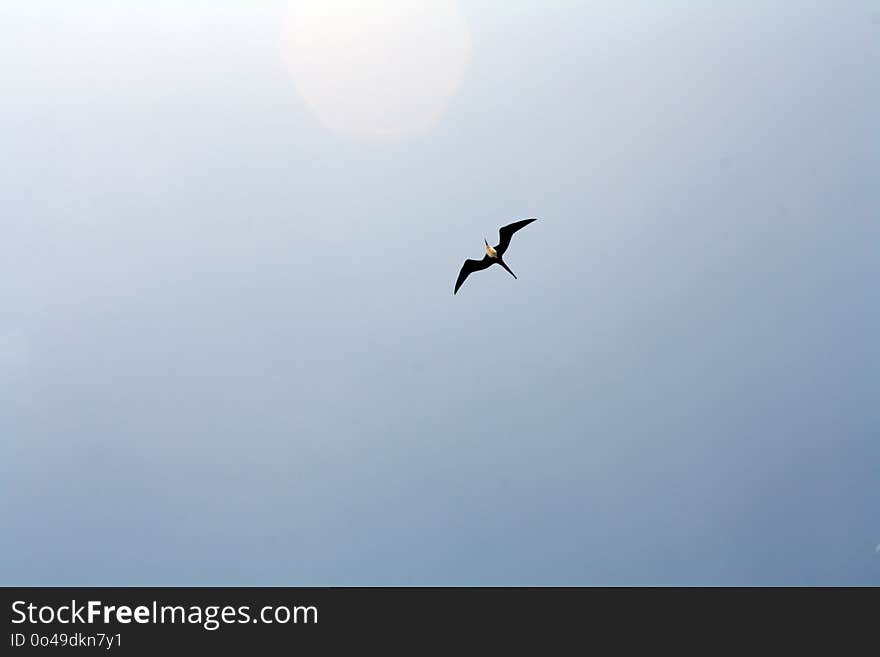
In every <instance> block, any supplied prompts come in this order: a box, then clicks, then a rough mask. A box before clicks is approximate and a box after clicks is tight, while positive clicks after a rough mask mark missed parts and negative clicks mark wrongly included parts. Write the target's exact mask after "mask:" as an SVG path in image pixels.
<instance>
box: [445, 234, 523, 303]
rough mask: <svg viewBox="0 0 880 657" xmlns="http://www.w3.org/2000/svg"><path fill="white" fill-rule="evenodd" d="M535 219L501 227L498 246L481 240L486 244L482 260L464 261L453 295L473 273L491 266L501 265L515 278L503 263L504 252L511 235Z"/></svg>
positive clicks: (508, 244)
mask: <svg viewBox="0 0 880 657" xmlns="http://www.w3.org/2000/svg"><path fill="white" fill-rule="evenodd" d="M535 219H537V217H533V218H531V219H523V220H521V221H514V222H513V223H512V224H507V225H506V226H502V227H501V228H499V229H498V236H499V239H498V244H496V245H495V246H490V245H489V241H488V240H487V239H485V238H484V239H483V241H484V242H485V243H486V255H484V256H483V259H482V260H472V259H470V258H469V259H467V260H465V261H464V264H463V265H462V266H461V271H460V272H458V280H457V281H455V290H454V291H453V292H452V293H453V294H458V288H460V287H461V286H462V284H463V283H464V281H465V279H466V278H467V277H468V276H470V275H471V274H472V273H474V272H475V271H483V270H484V269H488V268H489V267H491V266H492V265H501V266H502V267H504V269H506V270H507V272H508V273H509V274H510V275H511V276H513V277H514V278H516V274H514V273H513V272H512V271H511V270H510V267H508V266H507V263H506V262H504V258H503V257H502V256H504V252H505V251H507V247H508V246H510V238H511V237H513V234H514V233H515V232H516V231H518V230H519V229H520V228H525V227H526V226H528V225H529V224H530V223H532V222H533V221H535Z"/></svg>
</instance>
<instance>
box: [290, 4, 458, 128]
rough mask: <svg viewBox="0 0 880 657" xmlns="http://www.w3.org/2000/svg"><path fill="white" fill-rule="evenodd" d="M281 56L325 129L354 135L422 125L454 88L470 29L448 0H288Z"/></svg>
mask: <svg viewBox="0 0 880 657" xmlns="http://www.w3.org/2000/svg"><path fill="white" fill-rule="evenodd" d="M281 49H282V55H283V57H284V61H285V62H286V63H287V66H288V69H289V70H290V73H291V75H292V76H293V80H294V83H295V84H296V88H297V90H298V91H299V92H300V94H302V96H303V98H305V100H306V102H308V104H309V105H310V106H311V108H312V109H313V110H314V111H315V112H316V113H317V115H318V117H319V118H320V120H321V121H322V122H323V123H324V124H325V125H326V126H327V127H329V128H330V129H332V130H334V131H336V132H338V133H340V134H345V135H350V136H356V137H393V136H401V135H410V134H417V133H420V132H424V131H426V130H428V129H429V128H430V127H431V126H432V125H433V124H434V123H435V122H436V121H437V119H439V118H440V116H441V115H442V114H443V112H444V110H445V109H446V107H447V105H448V103H449V99H450V97H451V96H452V95H453V93H454V92H455V90H456V89H457V88H458V86H459V84H460V83H461V80H462V78H463V76H464V71H465V68H466V66H467V62H468V59H469V57H470V50H471V44H470V35H469V34H468V29H467V26H466V24H465V22H464V19H463V17H462V16H461V14H460V13H459V11H458V7H457V5H456V3H455V2H453V1H452V0H382V1H376V0H294V1H293V2H291V3H290V8H289V12H288V16H287V21H286V23H285V26H284V33H283V36H282V44H281Z"/></svg>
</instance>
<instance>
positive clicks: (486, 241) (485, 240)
mask: <svg viewBox="0 0 880 657" xmlns="http://www.w3.org/2000/svg"><path fill="white" fill-rule="evenodd" d="M483 241H484V242H485V243H486V246H489V240H487V239H486V238H485V237H484V238H483Z"/></svg>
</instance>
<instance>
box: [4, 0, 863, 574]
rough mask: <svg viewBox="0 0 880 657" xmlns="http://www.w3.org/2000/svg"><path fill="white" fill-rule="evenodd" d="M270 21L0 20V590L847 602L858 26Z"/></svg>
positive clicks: (709, 11)
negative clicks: (689, 589) (650, 587)
mask: <svg viewBox="0 0 880 657" xmlns="http://www.w3.org/2000/svg"><path fill="white" fill-rule="evenodd" d="M294 4H295V5H298V6H296V7H293V8H291V7H289V6H288V5H287V3H278V2H261V3H255V2H245V1H244V0H241V1H234V0H226V1H224V2H207V1H205V2H187V3H179V2H171V1H170V0H169V1H162V2H159V1H157V2H149V3H131V2H122V1H120V2H110V1H97V0H81V1H78V2H60V1H59V2H48V1H30V0H6V1H4V2H3V3H2V5H0V84H2V90H3V91H2V102H0V528H2V530H0V583H3V584H30V585H47V584H68V585H85V584H91V585H130V584H143V585H149V584H153V585H163V584H175V585H191V584H192V585H194V584H209V585H220V584H253V585H327V584H332V585H345V584H348V585H369V584H874V585H876V584H880V550H878V549H877V546H878V544H880V346H878V345H880V339H878V336H880V292H878V289H880V122H878V117H880V5H878V4H877V3H876V2H875V1H873V0H863V1H843V2H841V1H839V0H821V1H819V0H814V1H809V0H797V1H795V0H790V1H787V2H770V1H769V0H768V1H766V2H743V1H740V0H727V1H724V2H721V1H718V2H698V1H697V0H693V1H684V0H679V1H675V2H665V3H658V2H656V1H654V0H650V1H649V0H641V1H628V2H619V3H611V2H599V1H597V0H593V1H586V0H585V1H584V2H559V3H548V2H544V1H543V0H534V1H532V2H525V1H514V2H510V1H506V2H501V1H500V0H499V1H492V2H489V1H486V2H478V1H476V0H474V1H473V2H461V3H459V4H456V3H452V2H446V1H443V0H420V1H419V2H414V3H402V2H401V1H400V0H398V1H397V2H393V3H382V2H377V3H374V5H373V6H372V9H371V10H370V11H367V10H364V9H363V8H357V7H355V6H354V5H353V4H352V2H351V0H344V1H341V2H335V3H334V2H332V0H331V1H328V2H327V3H324V5H323V6H324V7H325V8H326V7H329V9H327V10H322V9H321V7H322V5H321V4H320V3H317V4H316V3H315V2H313V1H310V2H305V3H294ZM414 5H418V7H416V8H415V9H414V8H413V7H414ZM530 216H536V217H539V221H538V222H536V223H534V224H532V225H530V226H529V227H528V228H526V229H525V230H524V231H523V232H521V233H519V234H518V235H517V237H516V238H515V239H514V241H513V244H512V246H511V248H510V250H509V251H508V253H507V256H506V260H507V262H508V264H509V265H510V266H511V268H512V269H513V271H514V272H516V274H517V276H518V277H519V279H518V280H513V279H512V278H511V277H510V276H509V275H508V274H507V273H506V272H504V271H503V270H502V269H500V268H498V267H495V268H492V269H491V270H489V271H487V272H483V273H480V274H478V275H475V276H473V277H472V278H471V279H469V280H468V281H467V283H466V284H465V286H464V287H463V288H462V290H461V291H460V292H459V294H458V295H456V296H453V295H452V287H453V284H454V282H455V278H456V275H457V273H458V269H459V267H460V266H461V263H462V261H463V260H464V259H465V258H468V257H477V258H479V257H481V254H482V249H483V237H487V238H489V240H490V242H491V241H494V240H496V239H497V229H498V227H499V226H500V225H503V224H506V223H509V222H510V221H513V220H516V219H520V218H524V217H530Z"/></svg>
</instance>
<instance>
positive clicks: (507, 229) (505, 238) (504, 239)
mask: <svg viewBox="0 0 880 657" xmlns="http://www.w3.org/2000/svg"><path fill="white" fill-rule="evenodd" d="M535 219H537V217H533V218H532V219H523V220H522V221H514V222H513V223H512V224H507V225H506V226H502V227H501V228H499V229H498V236H499V237H500V240H499V242H498V246H496V247H495V250H496V251H497V252H498V255H499V256H501V255H504V252H505V251H507V247H508V246H510V238H511V237H513V234H514V233H515V232H516V231H518V230H519V229H520V228H525V227H526V226H528V225H529V224H530V223H532V222H533V221H535Z"/></svg>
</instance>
